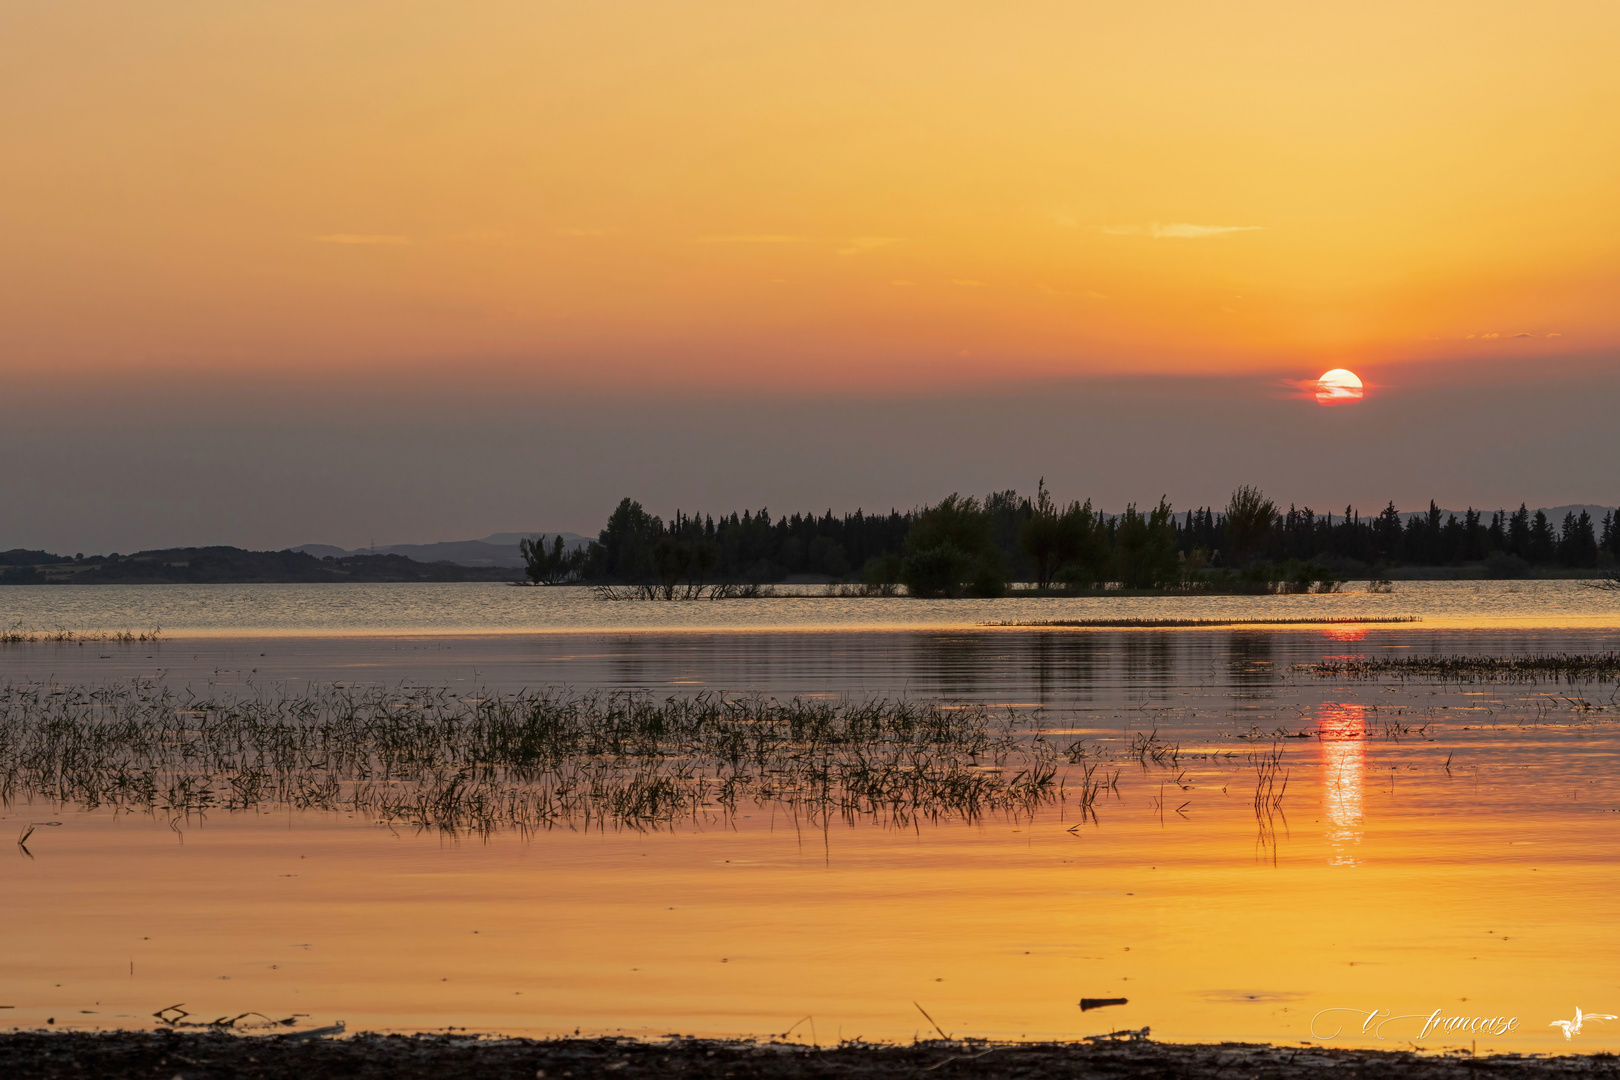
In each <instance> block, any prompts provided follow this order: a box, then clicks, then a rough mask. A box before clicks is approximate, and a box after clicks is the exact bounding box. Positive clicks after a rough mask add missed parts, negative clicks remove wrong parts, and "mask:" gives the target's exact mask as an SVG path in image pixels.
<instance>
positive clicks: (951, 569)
mask: <svg viewBox="0 0 1620 1080" xmlns="http://www.w3.org/2000/svg"><path fill="white" fill-rule="evenodd" d="M900 580H901V582H902V583H903V584H904V585H905V586H906V590H907V591H908V592H910V593H911V595H913V596H961V595H963V594H964V592H966V593H971V594H972V595H974V596H999V595H1001V593H1002V592H1003V591H1005V589H1006V587H1007V571H1006V564H1005V562H1004V561H1003V560H1002V557H1001V551H1000V549H999V548H997V547H996V544H995V536H994V533H993V531H992V528H991V521H990V518H989V516H988V515H987V514H986V513H985V512H984V510H983V509H982V508H981V507H980V506H979V500H977V499H975V498H973V497H972V496H968V497H967V498H963V497H962V496H961V495H959V494H952V495H949V496H947V497H946V498H944V499H942V500H940V502H939V504H938V505H937V506H930V507H927V508H925V509H923V510H920V511H918V512H917V514H916V516H915V517H914V518H913V519H912V522H911V531H910V532H908V533H907V534H906V543H905V555H904V557H903V558H902V559H901V562H900Z"/></svg>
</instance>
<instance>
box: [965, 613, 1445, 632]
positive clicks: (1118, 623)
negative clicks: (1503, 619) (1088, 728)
mask: <svg viewBox="0 0 1620 1080" xmlns="http://www.w3.org/2000/svg"><path fill="white" fill-rule="evenodd" d="M1422 621H1423V620H1422V619H1421V618H1419V617H1418V616H1416V615H1392V616H1389V617H1388V618H1381V619H1375V618H1361V617H1350V618H1342V619H1341V618H1328V617H1326V616H1323V617H1321V618H1308V617H1298V618H1281V619H1001V620H997V621H994V622H983V623H980V624H979V625H980V626H1007V627H1043V626H1051V627H1092V628H1096V629H1119V630H1137V629H1141V630H1153V629H1158V628H1166V629H1175V628H1178V627H1199V626H1345V625H1377V624H1393V623H1415V622H1422Z"/></svg>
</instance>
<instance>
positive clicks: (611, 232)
mask: <svg viewBox="0 0 1620 1080" xmlns="http://www.w3.org/2000/svg"><path fill="white" fill-rule="evenodd" d="M623 232H624V230H623V229H558V230H557V235H558V236H619V235H621V234H623Z"/></svg>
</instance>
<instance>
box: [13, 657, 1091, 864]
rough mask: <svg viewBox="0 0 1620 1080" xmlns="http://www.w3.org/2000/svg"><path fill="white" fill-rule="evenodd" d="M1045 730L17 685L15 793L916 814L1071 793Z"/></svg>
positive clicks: (123, 803)
mask: <svg viewBox="0 0 1620 1080" xmlns="http://www.w3.org/2000/svg"><path fill="white" fill-rule="evenodd" d="M1026 734H1027V731H1026V730H1025V729H1023V728H1021V727H1020V725H1019V721H1018V719H1017V718H1016V717H1015V716H1013V715H1012V714H998V713H992V712H991V711H990V710H988V709H985V708H980V707H966V708H963V707H951V708H945V707H941V706H940V705H937V704H918V703H913V702H909V701H893V700H873V701H864V702H853V701H844V702H829V701H805V700H800V699H794V700H791V701H778V700H774V699H763V698H758V697H743V698H735V697H728V696H726V695H723V694H717V693H703V694H698V695H695V696H691V697H671V698H665V699H662V700H659V699H654V698H652V697H650V696H648V695H645V694H634V693H595V694H570V693H553V692H534V693H530V692H524V693H517V694H510V695H500V696H490V697H485V698H458V697H455V696H453V695H450V694H449V693H448V692H446V691H443V690H411V691H403V690H393V691H389V690H386V689H368V690H358V689H347V688H340V687H326V688H319V689H315V690H311V691H309V692H307V693H303V694H280V695H275V694H261V695H259V696H254V697H232V696H221V697H198V696H194V695H192V694H191V693H178V692H176V691H174V690H172V689H169V688H165V687H160V686H155V685H152V684H150V683H145V682H136V683H128V684H115V685H109V686H99V687H85V686H71V687H52V686H14V685H13V686H0V801H3V802H5V803H7V804H9V803H11V802H13V801H16V800H21V799H27V800H35V799H43V800H47V801H49V802H52V803H54V804H58V805H74V806H80V807H85V808H98V807H113V808H118V809H129V810H147V811H154V812H157V811H161V812H166V813H168V814H171V815H176V816H178V815H185V814H191V813H197V812H202V811H208V810H217V809H225V810H250V809H254V808H257V807H261V806H276V807H293V808H299V809H310V810H323V811H344V812H350V813H355V814H358V815H363V816H365V817H367V818H368V819H371V820H376V821H379V822H386V823H403V824H407V825H411V826H416V827H419V828H424V829H440V830H444V831H446V832H451V833H456V834H470V833H478V834H489V833H491V832H494V831H496V830H500V829H506V828H515V829H518V830H531V829H543V828H549V827H555V826H566V827H578V828H585V827H598V828H626V827H628V828H659V827H663V826H667V825H670V824H673V823H674V822H676V821H678V820H681V819H687V818H697V817H702V816H703V815H706V814H720V815H726V814H730V813H733V812H735V811H736V809H737V808H738V806H739V805H740V804H743V803H745V802H751V803H754V804H756V805H765V804H775V805H780V806H784V807H786V808H788V809H789V810H791V811H792V812H793V813H794V814H796V815H799V816H800V817H802V818H807V819H809V820H812V821H818V822H825V821H827V820H830V819H833V818H840V817H841V818H843V819H846V820H851V821H853V820H874V821H878V822H882V823H887V824H911V823H915V822H917V821H919V820H924V819H927V820H942V819H965V820H972V819H977V818H979V817H981V816H983V815H987V814H991V813H1008V814H1012V815H1014V816H1022V815H1026V814H1028V813H1032V812H1033V811H1034V810H1035V809H1037V808H1038V807H1040V806H1042V805H1045V804H1048V803H1051V802H1053V801H1056V800H1058V799H1061V798H1063V797H1064V792H1063V789H1062V784H1061V781H1060V780H1059V779H1058V776H1057V760H1058V752H1057V750H1056V749H1054V748H1053V747H1052V746H1051V745H1050V744H1048V743H1047V742H1046V741H1045V739H1044V738H1042V737H1041V736H1040V735H1039V733H1036V734H1035V737H1034V738H1026V737H1024V736H1025V735H1026Z"/></svg>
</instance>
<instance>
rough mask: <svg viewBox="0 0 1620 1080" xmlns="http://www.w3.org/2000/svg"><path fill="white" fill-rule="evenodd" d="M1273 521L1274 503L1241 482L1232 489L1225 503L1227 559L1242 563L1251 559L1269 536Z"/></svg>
mask: <svg viewBox="0 0 1620 1080" xmlns="http://www.w3.org/2000/svg"><path fill="white" fill-rule="evenodd" d="M1276 520H1277V504H1276V503H1274V502H1272V501H1271V500H1270V499H1268V498H1266V496H1265V493H1264V492H1263V491H1261V490H1260V489H1259V488H1257V487H1250V486H1249V485H1247V484H1245V485H1244V486H1242V487H1240V488H1238V489H1237V490H1236V491H1234V492H1232V498H1231V499H1230V500H1229V501H1228V502H1227V504H1226V539H1227V542H1228V543H1229V544H1231V545H1232V551H1231V561H1232V562H1233V563H1234V564H1237V565H1242V564H1244V563H1247V562H1248V561H1249V560H1251V559H1253V558H1255V557H1256V556H1257V555H1259V554H1260V552H1261V551H1262V550H1263V549H1264V547H1265V545H1266V541H1267V540H1269V539H1270V538H1271V526H1272V525H1273V524H1274V523H1275V522H1276Z"/></svg>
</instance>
